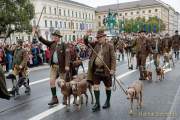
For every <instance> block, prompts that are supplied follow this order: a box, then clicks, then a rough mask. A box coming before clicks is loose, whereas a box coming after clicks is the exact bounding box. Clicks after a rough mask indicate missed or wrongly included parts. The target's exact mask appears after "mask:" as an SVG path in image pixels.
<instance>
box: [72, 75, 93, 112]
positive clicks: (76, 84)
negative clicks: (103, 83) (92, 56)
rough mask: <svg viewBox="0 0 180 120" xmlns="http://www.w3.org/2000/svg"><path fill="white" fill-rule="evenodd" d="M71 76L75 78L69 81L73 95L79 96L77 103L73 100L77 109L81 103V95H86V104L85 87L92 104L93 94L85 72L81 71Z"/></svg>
mask: <svg viewBox="0 0 180 120" xmlns="http://www.w3.org/2000/svg"><path fill="white" fill-rule="evenodd" d="M73 78H75V79H73V80H72V81H71V82H70V85H71V88H72V93H73V95H74V96H75V97H76V98H77V97H79V100H78V103H77V100H75V101H76V105H77V107H78V110H80V108H81V104H82V103H83V95H85V96H86V105H87V104H88V95H87V89H89V92H90V94H91V98H92V104H93V102H94V101H93V94H92V86H91V85H90V84H89V83H88V82H87V80H86V74H84V73H82V74H79V75H78V76H76V77H73Z"/></svg>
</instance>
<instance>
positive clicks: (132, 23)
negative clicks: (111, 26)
mask: <svg viewBox="0 0 180 120" xmlns="http://www.w3.org/2000/svg"><path fill="white" fill-rule="evenodd" d="M119 23H120V25H119V26H120V28H119V29H120V30H121V31H122V29H124V30H125V32H139V31H141V30H144V31H147V32H159V29H160V31H163V30H165V28H166V26H165V24H164V22H163V21H162V20H161V19H158V18H157V17H150V18H149V19H148V20H146V19H145V18H144V17H143V18H141V17H137V18H136V19H125V21H124V22H123V21H121V20H120V22H119ZM122 24H124V28H122Z"/></svg>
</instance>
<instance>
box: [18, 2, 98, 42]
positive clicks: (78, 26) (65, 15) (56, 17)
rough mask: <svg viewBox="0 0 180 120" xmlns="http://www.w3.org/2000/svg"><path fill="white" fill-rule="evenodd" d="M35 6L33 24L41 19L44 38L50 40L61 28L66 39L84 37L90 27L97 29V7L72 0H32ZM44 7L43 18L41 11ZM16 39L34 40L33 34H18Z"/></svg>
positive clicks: (40, 25) (71, 39)
mask: <svg viewBox="0 0 180 120" xmlns="http://www.w3.org/2000/svg"><path fill="white" fill-rule="evenodd" d="M31 1H32V3H33V4H34V7H35V17H34V19H33V20H32V26H36V25H37V24H38V21H39V25H38V26H39V28H40V30H41V34H42V36H43V37H44V38H46V39H48V40H50V39H51V33H52V32H53V31H54V30H60V31H61V34H62V35H63V38H62V39H63V40H64V41H73V40H74V38H75V39H78V38H82V37H83V35H84V34H85V32H86V31H87V30H88V29H92V30H94V29H95V24H96V23H95V8H92V7H89V6H87V5H84V4H81V3H77V2H74V1H71V0H31ZM43 7H44V10H43V14H42V17H41V19H40V20H39V17H40V15H41V11H42V9H43ZM14 36H15V38H16V39H18V38H22V39H24V40H32V35H27V34H25V33H24V34H16V35H14Z"/></svg>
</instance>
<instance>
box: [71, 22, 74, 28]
mask: <svg viewBox="0 0 180 120" xmlns="http://www.w3.org/2000/svg"><path fill="white" fill-rule="evenodd" d="M71 27H72V29H74V22H72V21H71Z"/></svg>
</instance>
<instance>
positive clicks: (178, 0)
mask: <svg viewBox="0 0 180 120" xmlns="http://www.w3.org/2000/svg"><path fill="white" fill-rule="evenodd" d="M73 1H76V2H79V3H83V4H86V5H89V6H92V7H97V6H102V5H108V4H117V3H123V2H131V1H137V0H73ZM161 1H163V2H165V3H166V4H169V5H171V6H172V7H173V8H174V9H175V10H176V11H178V12H179V13H180V7H179V5H180V0H161Z"/></svg>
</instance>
